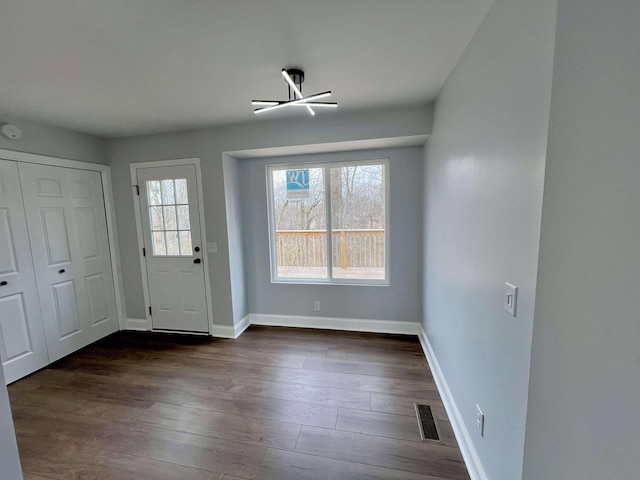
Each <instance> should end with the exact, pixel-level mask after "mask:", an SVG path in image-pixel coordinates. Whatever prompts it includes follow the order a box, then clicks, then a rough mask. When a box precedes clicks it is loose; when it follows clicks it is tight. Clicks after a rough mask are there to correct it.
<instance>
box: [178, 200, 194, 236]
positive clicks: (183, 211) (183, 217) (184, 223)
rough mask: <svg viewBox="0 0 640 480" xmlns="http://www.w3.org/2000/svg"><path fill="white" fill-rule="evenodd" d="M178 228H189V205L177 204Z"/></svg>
mask: <svg viewBox="0 0 640 480" xmlns="http://www.w3.org/2000/svg"><path fill="white" fill-rule="evenodd" d="M178 229H180V230H191V221H190V220H189V205H178Z"/></svg>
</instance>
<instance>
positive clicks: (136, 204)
mask: <svg viewBox="0 0 640 480" xmlns="http://www.w3.org/2000/svg"><path fill="white" fill-rule="evenodd" d="M183 165H193V166H195V168H196V186H197V189H198V203H199V204H200V208H199V210H200V242H201V245H202V251H203V253H204V255H202V262H203V263H204V265H203V268H204V295H205V297H206V298H205V302H206V305H207V325H208V327H209V331H208V332H207V333H208V335H211V332H212V331H213V305H212V302H211V279H210V276H209V254H208V252H207V228H206V226H205V222H204V194H203V190H202V170H201V168H200V159H199V158H196V157H194V158H177V159H173V160H157V161H152V162H135V163H131V164H129V169H130V172H131V195H132V196H133V211H134V213H135V217H136V233H137V236H138V258H139V259H140V272H141V273H142V292H143V294H144V303H145V309H144V315H145V320H146V325H144V326H143V325H141V324H139V325H140V327H142V328H141V329H143V330H151V331H164V330H154V328H153V323H152V321H151V315H149V305H151V295H150V294H149V277H148V276H147V260H146V258H145V256H144V255H143V254H142V249H143V248H144V236H143V232H142V208H141V206H140V195H138V193H137V188H138V169H143V168H154V167H179V166H183ZM174 333H175V332H174ZM183 333H190V334H193V335H200V334H199V333H193V332H183Z"/></svg>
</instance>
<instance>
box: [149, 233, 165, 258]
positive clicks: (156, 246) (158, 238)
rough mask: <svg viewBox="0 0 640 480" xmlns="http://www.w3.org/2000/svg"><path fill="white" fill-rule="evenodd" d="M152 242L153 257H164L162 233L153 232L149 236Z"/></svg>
mask: <svg viewBox="0 0 640 480" xmlns="http://www.w3.org/2000/svg"><path fill="white" fill-rule="evenodd" d="M151 239H152V241H153V254H154V255H166V254H167V247H166V245H165V241H164V232H153V233H152V234H151Z"/></svg>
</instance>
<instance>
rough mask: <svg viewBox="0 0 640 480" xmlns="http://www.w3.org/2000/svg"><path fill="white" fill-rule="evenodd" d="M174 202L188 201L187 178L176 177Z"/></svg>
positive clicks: (184, 203)
mask: <svg viewBox="0 0 640 480" xmlns="http://www.w3.org/2000/svg"><path fill="white" fill-rule="evenodd" d="M175 185H176V203H177V204H178V205H187V204H188V203H189V195H188V192H187V179H186V178H176V181H175Z"/></svg>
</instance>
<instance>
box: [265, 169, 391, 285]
mask: <svg viewBox="0 0 640 480" xmlns="http://www.w3.org/2000/svg"><path fill="white" fill-rule="evenodd" d="M360 165H362V166H366V165H384V182H385V191H384V209H385V215H384V279H383V280H382V279H371V280H367V279H348V278H333V238H332V237H333V235H331V233H330V232H331V231H332V225H331V195H330V193H329V192H331V189H330V184H329V183H330V175H328V169H329V168H334V167H345V166H360ZM300 168H323V169H325V171H324V178H323V180H324V194H325V209H326V218H327V220H326V222H327V225H326V236H327V275H328V278H327V279H322V278H282V277H278V276H277V271H278V269H277V265H278V260H277V251H276V250H277V249H276V244H277V243H276V230H275V224H276V222H275V212H274V208H273V205H274V201H273V177H272V172H273V171H274V170H283V169H300ZM390 174H391V172H390V168H389V159H388V158H376V159H370V160H352V161H335V162H332V161H325V162H315V163H300V162H297V163H281V164H274V165H267V166H266V180H267V219H268V228H269V258H270V269H271V283H283V284H303V285H361V286H383V287H388V286H389V285H390V284H391V279H390V276H389V272H390V269H389V264H390V252H391V248H390V244H391V242H390V237H391V235H390V233H391V232H390V229H389V226H390V224H391V210H390V208H389V206H390V195H389V193H390V185H391V182H390V180H389V179H390Z"/></svg>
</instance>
